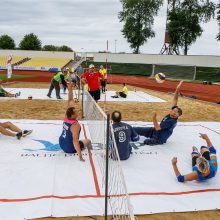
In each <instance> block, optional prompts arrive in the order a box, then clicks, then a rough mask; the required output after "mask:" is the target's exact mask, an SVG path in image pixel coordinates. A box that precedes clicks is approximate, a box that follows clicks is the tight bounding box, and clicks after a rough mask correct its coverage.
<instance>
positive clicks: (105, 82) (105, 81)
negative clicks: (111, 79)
mask: <svg viewBox="0 0 220 220" xmlns="http://www.w3.org/2000/svg"><path fill="white" fill-rule="evenodd" d="M106 84H107V80H106V79H105V80H104V92H106Z"/></svg>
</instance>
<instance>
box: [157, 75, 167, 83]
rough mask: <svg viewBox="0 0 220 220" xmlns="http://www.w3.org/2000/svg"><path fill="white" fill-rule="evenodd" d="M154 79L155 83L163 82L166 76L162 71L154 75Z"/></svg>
mask: <svg viewBox="0 0 220 220" xmlns="http://www.w3.org/2000/svg"><path fill="white" fill-rule="evenodd" d="M155 79H156V81H157V83H163V82H164V81H165V79H166V76H165V75H164V74H163V73H157V74H156V75H155Z"/></svg>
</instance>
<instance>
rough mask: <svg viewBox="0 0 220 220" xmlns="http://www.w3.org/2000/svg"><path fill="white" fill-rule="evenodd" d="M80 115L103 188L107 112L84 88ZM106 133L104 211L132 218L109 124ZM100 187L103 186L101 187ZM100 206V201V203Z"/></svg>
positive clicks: (123, 217) (117, 217) (113, 215)
mask: <svg viewBox="0 0 220 220" xmlns="http://www.w3.org/2000/svg"><path fill="white" fill-rule="evenodd" d="M83 94H84V95H83V112H84V119H85V120H86V124H87V126H88V130H89V137H90V139H91V141H92V144H93V146H98V148H99V149H98V150H92V152H93V153H94V154H95V156H94V157H93V159H94V160H96V164H97V165H98V166H99V171H100V173H101V179H102V184H101V186H102V189H104V188H105V182H106V181H105V176H106V168H105V164H106V155H105V154H106V139H107V115H106V114H105V113H104V112H103V110H102V109H101V108H100V107H99V105H98V104H97V103H96V102H95V101H94V99H93V98H92V97H91V96H90V94H89V93H88V92H87V91H84V92H83ZM109 129H110V132H109V133H110V134H109V169H108V170H109V171H108V214H109V215H111V216H112V217H113V219H131V220H133V219H134V215H133V211H132V207H131V204H130V199H129V196H128V193H127V187H126V183H125V179H124V175H123V171H122V168H121V163H120V160H119V155H118V151H117V147H116V143H115V139H114V133H113V128H112V125H111V124H110V128H109ZM102 191H103V190H102ZM103 206H104V205H103Z"/></svg>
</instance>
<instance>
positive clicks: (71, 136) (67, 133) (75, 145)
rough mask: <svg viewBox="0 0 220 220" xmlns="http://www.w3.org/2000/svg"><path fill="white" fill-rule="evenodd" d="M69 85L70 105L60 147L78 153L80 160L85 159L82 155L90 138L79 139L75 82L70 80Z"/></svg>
mask: <svg viewBox="0 0 220 220" xmlns="http://www.w3.org/2000/svg"><path fill="white" fill-rule="evenodd" d="M67 87H68V91H69V93H68V101H67V102H68V106H67V110H66V115H65V118H64V122H63V131H62V134H61V136H60V138H59V144H60V147H61V148H62V149H63V151H64V152H65V153H71V154H72V153H77V154H78V156H79V160H80V161H85V160H84V159H83V157H82V152H81V151H82V150H83V149H85V148H86V147H90V145H91V141H90V140H89V139H84V140H82V141H81V140H79V136H80V131H81V126H80V124H79V122H78V120H77V116H78V112H77V110H76V109H75V107H74V100H73V83H72V81H71V80H70V81H69V82H68V83H67Z"/></svg>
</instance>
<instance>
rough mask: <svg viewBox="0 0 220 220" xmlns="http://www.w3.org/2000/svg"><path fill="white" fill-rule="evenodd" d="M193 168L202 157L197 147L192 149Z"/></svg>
mask: <svg viewBox="0 0 220 220" xmlns="http://www.w3.org/2000/svg"><path fill="white" fill-rule="evenodd" d="M191 155H192V167H194V166H195V165H196V160H197V158H198V157H200V153H199V152H198V149H197V148H196V147H193V148H192V154H191Z"/></svg>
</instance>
